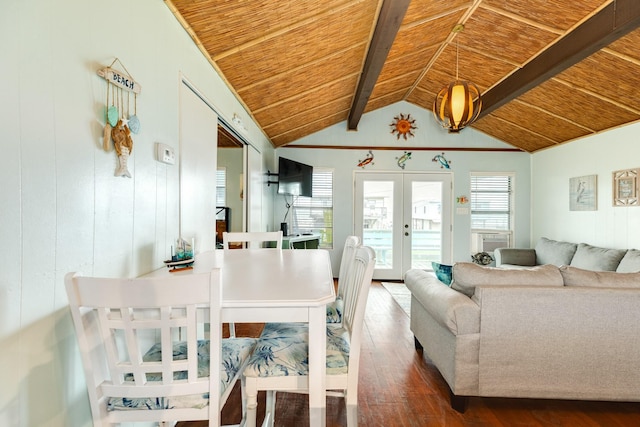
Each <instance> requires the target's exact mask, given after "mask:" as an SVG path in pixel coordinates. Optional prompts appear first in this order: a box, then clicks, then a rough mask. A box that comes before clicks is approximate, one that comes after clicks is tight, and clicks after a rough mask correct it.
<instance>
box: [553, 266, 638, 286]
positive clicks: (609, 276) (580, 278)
mask: <svg viewBox="0 0 640 427" xmlns="http://www.w3.org/2000/svg"><path fill="white" fill-rule="evenodd" d="M560 274H562V278H563V279H564V285H565V286H582V287H590V288H639V289H640V273H617V272H615V271H592V270H585V269H582V268H577V267H572V266H568V265H565V266H562V267H560Z"/></svg>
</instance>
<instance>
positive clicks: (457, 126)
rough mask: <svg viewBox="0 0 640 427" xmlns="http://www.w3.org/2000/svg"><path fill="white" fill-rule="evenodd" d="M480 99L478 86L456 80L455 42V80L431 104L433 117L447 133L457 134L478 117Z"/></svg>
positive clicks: (459, 26) (480, 104)
mask: <svg viewBox="0 0 640 427" xmlns="http://www.w3.org/2000/svg"><path fill="white" fill-rule="evenodd" d="M463 29H464V25H462V24H458V25H456V26H455V27H453V30H452V32H453V33H459V32H461V31H462V30H463ZM481 109H482V97H481V96H480V90H479V89H478V86H476V85H474V84H473V83H471V82H467V81H464V80H459V79H458V43H457V40H456V80H455V81H453V82H452V83H449V84H448V85H447V86H445V87H444V88H442V90H441V91H440V92H438V94H437V95H436V99H435V101H434V102H433V115H434V116H435V118H436V120H437V121H438V122H439V123H440V124H441V125H442V127H444V128H445V129H447V130H448V131H449V133H458V132H460V131H461V130H462V128H464V127H465V126H467V125H470V124H471V123H472V122H473V121H474V120H475V119H477V118H478V116H479V115H480V110H481Z"/></svg>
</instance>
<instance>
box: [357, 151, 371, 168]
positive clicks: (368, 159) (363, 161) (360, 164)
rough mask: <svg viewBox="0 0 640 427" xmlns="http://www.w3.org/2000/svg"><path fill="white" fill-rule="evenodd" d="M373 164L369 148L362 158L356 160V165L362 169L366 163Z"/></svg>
mask: <svg viewBox="0 0 640 427" xmlns="http://www.w3.org/2000/svg"><path fill="white" fill-rule="evenodd" d="M369 164H371V165H373V164H374V163H373V152H372V151H371V150H369V154H367V156H366V157H365V158H364V160H358V167H359V168H362V169H364V167H365V166H367V165H369Z"/></svg>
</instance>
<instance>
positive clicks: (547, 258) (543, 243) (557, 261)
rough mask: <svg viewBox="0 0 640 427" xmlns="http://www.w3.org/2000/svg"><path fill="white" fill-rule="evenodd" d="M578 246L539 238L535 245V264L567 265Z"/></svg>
mask: <svg viewBox="0 0 640 427" xmlns="http://www.w3.org/2000/svg"><path fill="white" fill-rule="evenodd" d="M577 248H578V245H577V244H575V243H569V242H558V241H557V240H551V239H547V238H546V237H541V238H540V240H538V243H537V244H536V264H538V265H544V264H553V265H556V266H558V267H560V266H561V265H569V264H570V263H571V259H572V258H573V255H574V254H575V253H576V249H577Z"/></svg>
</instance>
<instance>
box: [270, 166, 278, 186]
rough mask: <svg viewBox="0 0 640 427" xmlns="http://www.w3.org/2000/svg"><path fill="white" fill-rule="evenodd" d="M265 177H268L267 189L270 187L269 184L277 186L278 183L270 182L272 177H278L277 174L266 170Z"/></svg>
mask: <svg viewBox="0 0 640 427" xmlns="http://www.w3.org/2000/svg"><path fill="white" fill-rule="evenodd" d="M267 176H268V177H269V178H267V187H271V184H278V181H271V180H270V177H272V176H279V175H278V174H277V173H271V171H270V170H268V169H267Z"/></svg>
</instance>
